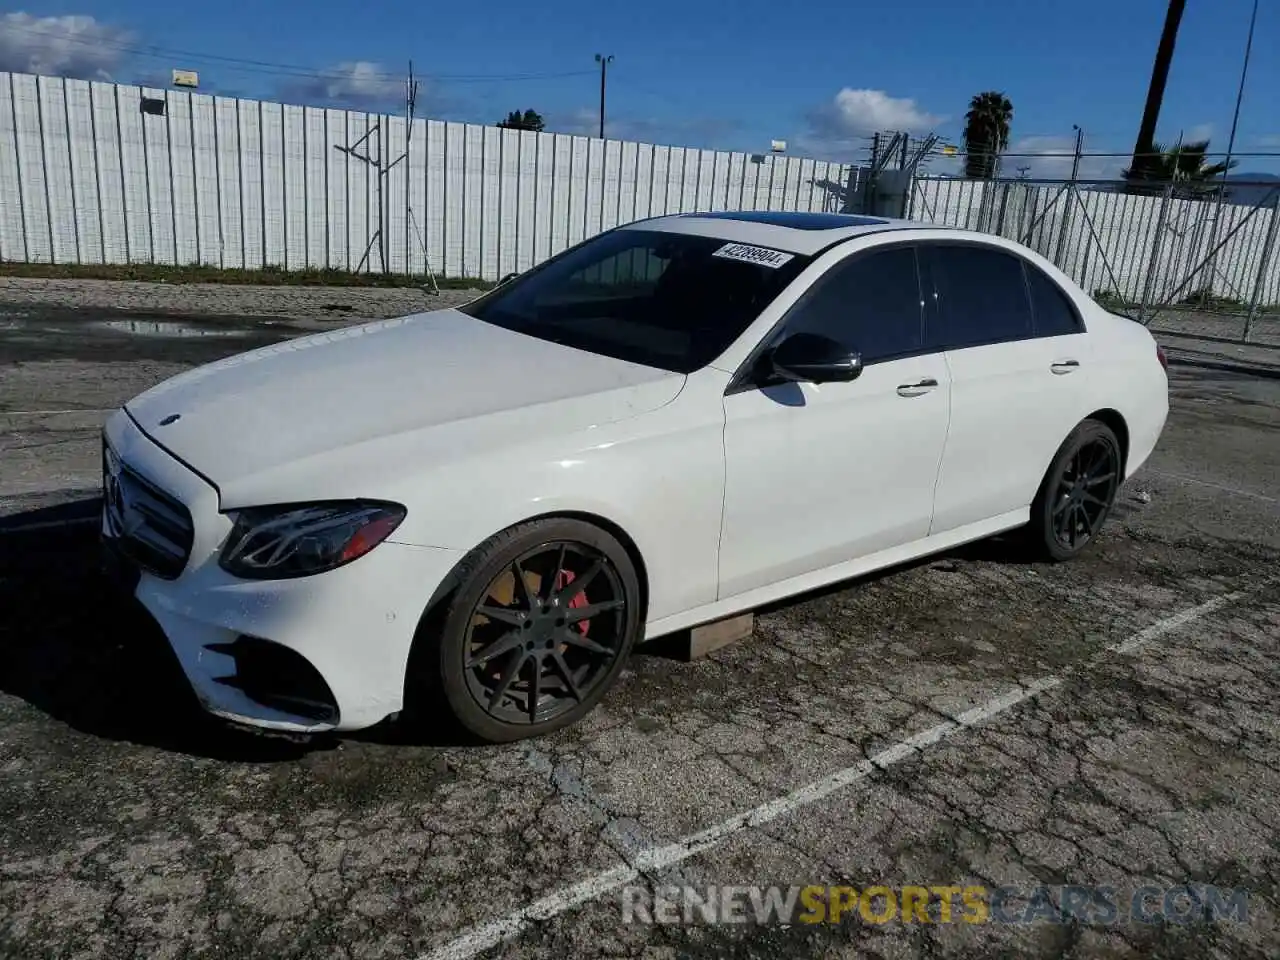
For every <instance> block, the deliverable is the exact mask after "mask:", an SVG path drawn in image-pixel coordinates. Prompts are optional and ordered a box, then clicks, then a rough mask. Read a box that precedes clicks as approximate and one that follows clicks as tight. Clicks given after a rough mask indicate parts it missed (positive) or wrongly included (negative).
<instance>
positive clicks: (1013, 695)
mask: <svg viewBox="0 0 1280 960" xmlns="http://www.w3.org/2000/svg"><path fill="white" fill-rule="evenodd" d="M1270 582H1272V581H1270V580H1268V581H1267V583H1270ZM1262 586H1265V584H1263V585H1260V586H1259V587H1256V588H1255V590H1259V589H1262ZM1250 592H1251V591H1247V590H1244V591H1236V592H1234V593H1229V594H1225V595H1223V596H1220V597H1216V598H1214V599H1212V600H1209V601H1207V602H1205V603H1202V604H1199V605H1198V606H1195V607H1190V608H1188V609H1186V610H1183V611H1181V612H1179V613H1175V614H1173V615H1172V616H1169V617H1165V618H1164V619H1163V620H1159V621H1157V622H1156V623H1153V624H1152V625H1151V626H1149V627H1147V628H1145V629H1143V630H1140V631H1138V632H1137V633H1135V634H1134V635H1133V636H1131V637H1129V638H1127V639H1125V640H1122V641H1120V642H1118V643H1114V644H1111V645H1110V646H1108V647H1105V648H1104V649H1103V650H1102V652H1101V653H1099V654H1098V655H1096V656H1094V657H1092V658H1090V659H1089V660H1088V661H1086V662H1085V663H1084V664H1083V665H1082V666H1089V665H1091V664H1093V663H1096V662H1097V661H1099V660H1101V659H1103V658H1106V657H1109V656H1111V655H1113V654H1129V653H1133V652H1135V651H1137V650H1140V649H1141V648H1142V647H1143V646H1145V645H1147V644H1149V643H1150V642H1151V641H1152V640H1155V639H1156V638H1158V637H1161V636H1164V635H1165V634H1167V633H1170V632H1172V631H1174V630H1177V629H1178V628H1180V627H1184V626H1186V625H1187V624H1188V623H1192V622H1193V621H1195V620H1199V619H1200V618H1201V617H1204V616H1206V615H1207V614H1210V613H1212V612H1213V611H1215V610H1217V609H1219V608H1221V607H1224V606H1226V605H1227V604H1229V603H1232V602H1233V601H1235V600H1238V599H1240V598H1241V597H1244V596H1246V595H1248V594H1249V593H1250ZM1078 669H1081V667H1076V668H1073V669H1068V670H1064V671H1062V673H1061V674H1059V675H1050V676H1047V677H1043V678H1041V679H1039V680H1034V681H1032V682H1031V683H1028V684H1026V685H1025V686H1018V687H1015V688H1014V689H1013V690H1010V691H1009V692H1007V693H1005V694H1002V695H1001V696H999V697H995V698H993V699H991V700H988V701H986V702H985V703H982V704H979V705H978V706H976V707H973V708H972V709H969V710H966V711H964V712H963V713H959V714H956V716H955V717H954V718H953V719H951V720H945V721H943V722H942V723H939V724H937V725H935V726H933V727H930V728H929V729H928V730H925V731H923V732H921V733H917V734H916V735H915V736H913V737H908V738H907V739H905V740H903V741H901V742H900V743H898V744H895V745H894V746H892V747H889V748H888V749H887V750H882V751H881V752H880V753H878V754H876V755H875V756H873V757H871V758H870V759H868V760H863V761H862V762H861V763H858V764H855V765H854V766H851V767H846V768H844V769H843V770H837V771H836V772H835V773H832V774H829V775H827V776H825V777H823V778H821V779H820V780H815V781H813V782H812V783H809V784H806V785H805V786H803V787H801V788H800V789H798V790H794V791H792V792H791V793H789V794H787V795H786V796H783V797H779V798H777V799H776V800H770V801H769V802H768V803H763V804H761V805H760V806H758V807H755V808H754V809H751V810H748V811H746V812H745V813H740V814H737V815H735V816H732V817H730V818H729V819H727V820H723V821H721V822H720V823H717V824H715V825H713V826H711V827H708V828H707V829H705V830H701V831H699V832H697V833H693V834H690V835H689V836H687V837H684V838H682V839H680V840H677V841H676V842H675V843H672V844H668V845H666V846H661V847H652V848H649V849H647V850H642V851H639V852H637V853H636V854H635V855H634V857H633V858H631V860H630V863H629V864H628V865H625V866H620V867H615V868H614V869H612V870H606V871H604V872H602V873H598V874H596V875H594V876H592V877H588V878H587V879H586V880H583V881H581V882H580V883H575V884H573V885H572V886H569V887H565V888H563V889H561V890H558V891H556V892H555V893H552V894H550V895H548V896H546V897H543V898H542V899H541V900H535V901H534V902H533V903H531V904H529V905H528V906H525V907H520V908H519V909H517V910H513V911H512V912H511V913H508V914H507V915H506V916H503V917H499V918H498V919H496V920H492V921H490V922H489V923H484V924H481V925H479V926H477V927H473V928H472V929H470V930H468V931H466V932H465V933H463V934H462V935H461V936H459V937H457V938H456V939H454V940H451V941H450V942H449V943H446V944H445V945H444V946H442V947H439V948H438V949H436V950H433V951H432V952H430V953H427V954H424V955H423V956H422V957H421V958H419V960H468V958H470V957H474V956H476V955H477V954H480V953H483V952H484V951H486V950H489V949H491V948H493V947H496V946H498V945H499V944H501V943H502V942H503V941H505V940H509V939H511V938H512V937H515V936H516V935H518V934H519V933H520V932H521V931H522V930H524V929H525V928H526V927H528V926H529V925H531V924H533V923H535V922H537V921H540V920H549V919H551V918H552V917H555V916H558V915H559V914H562V913H565V912H567V911H569V910H572V909H574V908H575V907H580V906H582V905H583V904H586V903H589V902H591V901H592V900H595V899H597V898H599V897H602V896H604V895H605V894H608V893H611V892H613V891H615V890H618V889H620V888H622V887H624V886H626V885H627V884H629V883H635V882H636V881H637V880H639V879H640V877H641V875H642V873H643V872H645V871H655V870H662V869H665V868H669V867H673V866H675V865H676V864H678V863H680V862H682V861H684V860H687V859H689V858H690V857H693V856H696V855H697V854H699V853H702V852H703V851H706V850H709V849H711V848H712V847H715V846H718V845H719V844H721V843H723V842H724V841H725V840H727V839H728V838H730V837H732V836H734V835H735V834H737V833H741V832H742V831H744V830H747V829H750V828H751V827H757V826H760V825H761V824H765V823H769V822H770V821H772V820H776V819H778V818H779V817H783V816H786V815H787V814H789V813H794V812H795V811H797V810H800V809H802V808H804V807H807V806H809V805H810V804H813V803H816V802H818V801H819V800H823V799H825V798H826V797H829V796H831V795H832V794H834V793H838V792H839V791H841V790H845V789H848V788H849V787H852V786H855V785H856V784H859V783H861V782H862V781H864V780H866V779H867V778H868V777H869V776H871V774H873V773H874V772H875V771H876V770H878V769H884V768H887V767H890V766H892V765H893V764H895V763H900V762H902V761H903V760H905V759H907V758H908V757H911V756H914V755H916V754H917V753H919V752H920V751H923V750H924V749H925V748H926V747H931V746H934V745H935V744H938V743H941V742H942V741H944V740H946V739H948V738H949V737H952V736H955V735H956V734H957V733H961V732H963V731H965V730H968V729H970V728H972V727H974V726H977V725H978V724H981V723H985V722H986V721H988V720H991V719H993V718H995V717H998V716H1000V715H1001V714H1002V713H1006V712H1007V711H1009V710H1012V709H1013V708H1014V707H1016V706H1018V705H1019V704H1021V703H1024V702H1025V701H1027V700H1030V699H1032V698H1034V697H1037V696H1039V695H1040V694H1041V693H1044V692H1045V691H1046V690H1052V689H1053V688H1054V687H1057V686H1059V685H1060V684H1061V683H1062V682H1063V679H1064V678H1065V677H1066V676H1068V675H1070V674H1071V673H1073V672H1075V671H1076V670H1078Z"/></svg>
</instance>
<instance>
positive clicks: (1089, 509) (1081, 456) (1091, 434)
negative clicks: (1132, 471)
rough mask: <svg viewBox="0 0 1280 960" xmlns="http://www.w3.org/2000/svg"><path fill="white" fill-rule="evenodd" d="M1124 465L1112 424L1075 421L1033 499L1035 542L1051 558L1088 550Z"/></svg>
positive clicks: (1032, 539)
mask: <svg viewBox="0 0 1280 960" xmlns="http://www.w3.org/2000/svg"><path fill="white" fill-rule="evenodd" d="M1122 470H1123V461H1122V458H1121V454H1120V442H1119V440H1117V439H1116V435H1115V433H1114V432H1113V431H1112V430H1111V428H1110V427H1108V426H1107V425H1106V424H1105V423H1102V422H1100V421H1098V420H1086V421H1084V422H1083V423H1082V424H1080V426H1078V427H1076V429H1075V430H1073V431H1072V432H1071V435H1070V436H1068V437H1067V439H1066V440H1065V441H1064V442H1063V444H1062V446H1061V447H1060V448H1059V449H1058V453H1057V455H1056V456H1055V457H1054V459H1053V463H1052V464H1050V466H1049V471H1048V473H1046V474H1045V478H1044V480H1043V482H1042V483H1041V485H1040V490H1039V492H1038V493H1037V494H1036V498H1035V500H1034V501H1033V502H1032V504H1031V522H1030V523H1029V524H1028V525H1027V535H1028V539H1029V541H1030V544H1031V546H1032V548H1033V549H1034V550H1035V551H1036V552H1037V553H1038V554H1039V555H1040V556H1042V557H1044V558H1046V559H1049V560H1070V559H1071V558H1072V557H1075V556H1076V555H1078V554H1079V553H1080V552H1081V551H1082V550H1084V548H1085V547H1087V546H1088V545H1089V544H1090V543H1091V542H1092V541H1093V539H1094V537H1096V536H1097V534H1098V531H1099V529H1100V528H1101V527H1102V524H1103V522H1104V521H1105V520H1106V519H1107V515H1108V514H1109V513H1110V512H1111V505H1112V504H1113V503H1114V502H1115V498H1116V492H1117V491H1118V490H1119V489H1120V480H1121V471H1122Z"/></svg>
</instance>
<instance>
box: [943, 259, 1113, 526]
mask: <svg viewBox="0 0 1280 960" xmlns="http://www.w3.org/2000/svg"><path fill="white" fill-rule="evenodd" d="M920 258H921V266H922V283H923V284H924V286H925V290H926V300H929V301H931V309H930V310H929V311H928V312H927V325H928V328H929V339H930V340H931V341H932V342H934V343H936V344H938V345H940V346H942V347H943V348H944V350H945V357H946V361H947V367H948V369H949V371H950V376H951V426H950V430H949V432H948V435H947V445H946V450H945V452H944V453H943V457H942V467H941V470H940V472H939V476H938V491H937V497H936V499H935V503H934V516H933V524H932V527H931V529H930V532H931V533H943V532H945V531H948V530H953V529H955V528H957V527H963V526H965V525H967V524H971V523H978V522H981V521H984V520H989V519H992V518H995V517H1000V516H1003V515H1006V514H1011V513H1013V512H1015V511H1019V510H1024V509H1026V508H1027V507H1028V506H1029V505H1030V503H1031V501H1032V500H1033V499H1034V498H1035V494H1036V490H1037V489H1038V488H1039V485H1040V481H1041V479H1042V478H1043V476H1044V474H1045V471H1046V470H1047V469H1048V466H1049V461H1050V460H1051V459H1052V458H1053V455H1054V453H1055V452H1056V451H1057V449H1058V447H1059V446H1060V445H1061V443H1062V441H1063V440H1064V439H1066V436H1067V434H1068V433H1070V432H1071V430H1072V429H1073V428H1074V427H1075V425H1076V424H1077V423H1079V422H1080V420H1081V419H1083V418H1084V417H1085V416H1087V415H1088V413H1089V412H1090V410H1089V408H1088V400H1089V392H1088V389H1087V386H1086V384H1087V381H1088V379H1089V361H1090V356H1089V351H1088V338H1087V335H1086V334H1085V332H1084V326H1083V324H1082V323H1081V321H1080V317H1079V315H1078V314H1077V313H1076V312H1075V308H1074V307H1073V306H1072V305H1071V304H1070V302H1069V300H1067V298H1066V297H1065V295H1064V294H1063V293H1062V290H1061V288H1059V287H1058V286H1057V284H1056V283H1055V282H1054V281H1053V280H1052V279H1051V278H1050V277H1049V276H1048V275H1046V274H1045V273H1044V272H1042V271H1041V270H1040V269H1039V268H1038V267H1036V266H1035V265H1034V264H1032V263H1030V262H1028V261H1026V260H1024V259H1023V258H1022V257H1019V256H1017V255H1015V254H1014V253H1012V252H1010V251H1008V250H1004V249H1001V248H999V247H996V246H993V245H984V244H981V243H958V242H952V243H934V244H924V245H922V246H921V248H920Z"/></svg>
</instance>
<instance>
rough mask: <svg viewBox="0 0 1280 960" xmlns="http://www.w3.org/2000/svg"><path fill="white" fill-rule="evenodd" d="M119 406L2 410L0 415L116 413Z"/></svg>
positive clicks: (46, 415)
mask: <svg viewBox="0 0 1280 960" xmlns="http://www.w3.org/2000/svg"><path fill="white" fill-rule="evenodd" d="M118 409H119V408H118V407H111V408H109V409H108V408H103V409H98V408H96V407H75V408H74V409H71V410H0V417H51V416H55V415H58V414H64V413H115V412H116V410H118Z"/></svg>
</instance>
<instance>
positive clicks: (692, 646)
mask: <svg viewBox="0 0 1280 960" xmlns="http://www.w3.org/2000/svg"><path fill="white" fill-rule="evenodd" d="M754 629H755V614H754V613H752V612H750V611H748V612H747V613H739V614H737V615H735V616H732V617H725V618H724V619H723V620H713V621H712V622H711V623H704V624H701V625H700V626H696V627H694V628H693V629H692V630H690V631H689V650H688V655H687V659H689V660H698V659H701V658H702V657H705V656H706V655H707V654H709V653H711V652H712V651H713V650H719V649H720V648H721V647H724V646H728V645H729V644H731V643H733V642H734V641H735V640H741V639H743V638H744V637H749V636H751V631H752V630H754Z"/></svg>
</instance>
